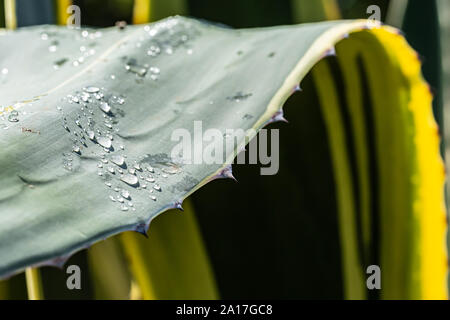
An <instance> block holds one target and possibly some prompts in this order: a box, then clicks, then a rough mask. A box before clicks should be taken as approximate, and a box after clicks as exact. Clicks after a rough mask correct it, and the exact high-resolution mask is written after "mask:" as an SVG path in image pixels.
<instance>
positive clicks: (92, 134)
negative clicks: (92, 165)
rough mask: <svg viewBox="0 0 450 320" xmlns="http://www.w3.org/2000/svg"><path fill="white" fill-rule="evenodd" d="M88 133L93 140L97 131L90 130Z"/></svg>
mask: <svg viewBox="0 0 450 320" xmlns="http://www.w3.org/2000/svg"><path fill="white" fill-rule="evenodd" d="M86 133H87V135H88V137H89V139H91V140H94V139H95V132H94V131H92V130H88V131H87V132H86Z"/></svg>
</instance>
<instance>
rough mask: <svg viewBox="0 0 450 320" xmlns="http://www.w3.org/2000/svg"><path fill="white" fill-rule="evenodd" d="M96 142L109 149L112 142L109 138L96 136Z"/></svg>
mask: <svg viewBox="0 0 450 320" xmlns="http://www.w3.org/2000/svg"><path fill="white" fill-rule="evenodd" d="M97 142H98V144H99V145H101V146H102V147H103V148H106V149H109V148H111V145H112V142H111V139H109V138H106V137H98V138H97Z"/></svg>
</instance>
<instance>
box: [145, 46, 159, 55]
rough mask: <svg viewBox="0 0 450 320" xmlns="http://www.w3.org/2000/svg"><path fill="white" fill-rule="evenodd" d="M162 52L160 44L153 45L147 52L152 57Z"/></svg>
mask: <svg viewBox="0 0 450 320" xmlns="http://www.w3.org/2000/svg"><path fill="white" fill-rule="evenodd" d="M160 52H161V49H160V48H159V47H158V46H151V47H150V48H149V49H148V51H147V54H148V55H149V56H151V57H156V56H157V55H159V54H160Z"/></svg>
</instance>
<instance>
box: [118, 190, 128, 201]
mask: <svg viewBox="0 0 450 320" xmlns="http://www.w3.org/2000/svg"><path fill="white" fill-rule="evenodd" d="M120 194H121V195H122V197H124V198H125V199H130V193H129V192H128V190H122V192H121V193H120Z"/></svg>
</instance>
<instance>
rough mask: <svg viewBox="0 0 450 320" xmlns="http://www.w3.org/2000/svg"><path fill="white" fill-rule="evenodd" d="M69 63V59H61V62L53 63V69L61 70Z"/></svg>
mask: <svg viewBox="0 0 450 320" xmlns="http://www.w3.org/2000/svg"><path fill="white" fill-rule="evenodd" d="M67 61H69V59H67V58H63V59H59V60H57V61H55V62H54V63H53V68H55V69H59V68H60V67H62V66H63V65H64V64H65V63H66V62H67Z"/></svg>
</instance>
